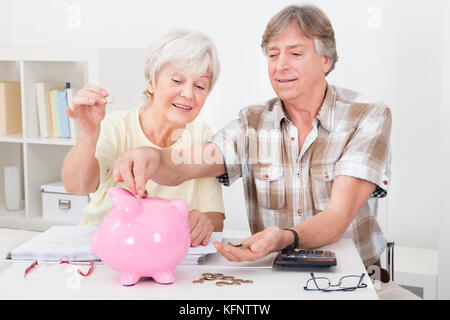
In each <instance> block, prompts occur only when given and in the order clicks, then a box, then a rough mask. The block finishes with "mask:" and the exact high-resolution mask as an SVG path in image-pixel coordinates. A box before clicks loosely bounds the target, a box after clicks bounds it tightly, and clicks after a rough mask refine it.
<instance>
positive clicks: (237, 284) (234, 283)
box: [231, 280, 241, 286]
mask: <svg viewBox="0 0 450 320" xmlns="http://www.w3.org/2000/svg"><path fill="white" fill-rule="evenodd" d="M231 285H233V286H240V285H241V282H240V281H236V280H233V281H232V282H231Z"/></svg>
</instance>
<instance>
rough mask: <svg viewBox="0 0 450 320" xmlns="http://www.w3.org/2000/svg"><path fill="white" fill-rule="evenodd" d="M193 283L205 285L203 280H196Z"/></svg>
mask: <svg viewBox="0 0 450 320" xmlns="http://www.w3.org/2000/svg"><path fill="white" fill-rule="evenodd" d="M192 283H203V280H202V279H198V280H194V281H192Z"/></svg>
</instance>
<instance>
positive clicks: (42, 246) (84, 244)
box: [8, 226, 100, 261]
mask: <svg viewBox="0 0 450 320" xmlns="http://www.w3.org/2000/svg"><path fill="white" fill-rule="evenodd" d="M95 229H96V227H78V226H77V227H72V226H58V227H51V228H50V229H48V230H47V231H45V232H42V233H40V234H38V235H37V236H35V237H34V238H32V239H30V240H28V241H27V242H25V243H24V244H22V245H21V246H19V247H17V248H16V249H13V250H11V252H10V253H9V255H8V258H10V259H12V260H46V261H59V260H68V261H91V260H94V261H100V259H99V258H98V257H97V256H96V255H95V254H94V253H92V251H91V249H90V241H91V234H92V232H94V230H95Z"/></svg>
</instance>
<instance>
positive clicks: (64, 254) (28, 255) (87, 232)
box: [8, 226, 222, 264]
mask: <svg viewBox="0 0 450 320" xmlns="http://www.w3.org/2000/svg"><path fill="white" fill-rule="evenodd" d="M96 229H97V227H88V226H55V227H51V228H50V229H48V230H47V231H45V232H42V233H40V234H38V235H37V236H35V237H34V238H32V239H30V240H29V241H27V242H25V243H24V244H22V245H20V246H19V247H17V248H15V249H13V250H11V252H10V254H9V257H8V258H10V259H12V260H44V261H45V260H47V261H59V260H68V261H74V262H75V261H91V260H93V261H100V259H99V257H97V256H96V255H95V254H94V253H92V252H91V249H90V241H91V235H92V232H94V231H95V230H96ZM221 240H222V232H213V234H212V235H211V238H210V240H209V243H208V245H206V246H198V247H195V248H194V247H190V248H189V251H188V254H187V256H186V257H185V259H184V260H185V261H186V263H187V264H198V263H202V262H203V261H204V260H205V256H206V255H207V254H211V253H215V252H217V250H216V248H215V247H214V245H213V242H214V241H221Z"/></svg>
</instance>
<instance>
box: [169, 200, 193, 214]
mask: <svg viewBox="0 0 450 320" xmlns="http://www.w3.org/2000/svg"><path fill="white" fill-rule="evenodd" d="M170 204H171V205H172V207H174V208H176V209H177V210H178V211H179V212H180V213H181V214H183V215H184V216H186V217H188V216H189V205H188V204H187V202H186V201H184V200H172V201H171V202H170Z"/></svg>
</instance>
